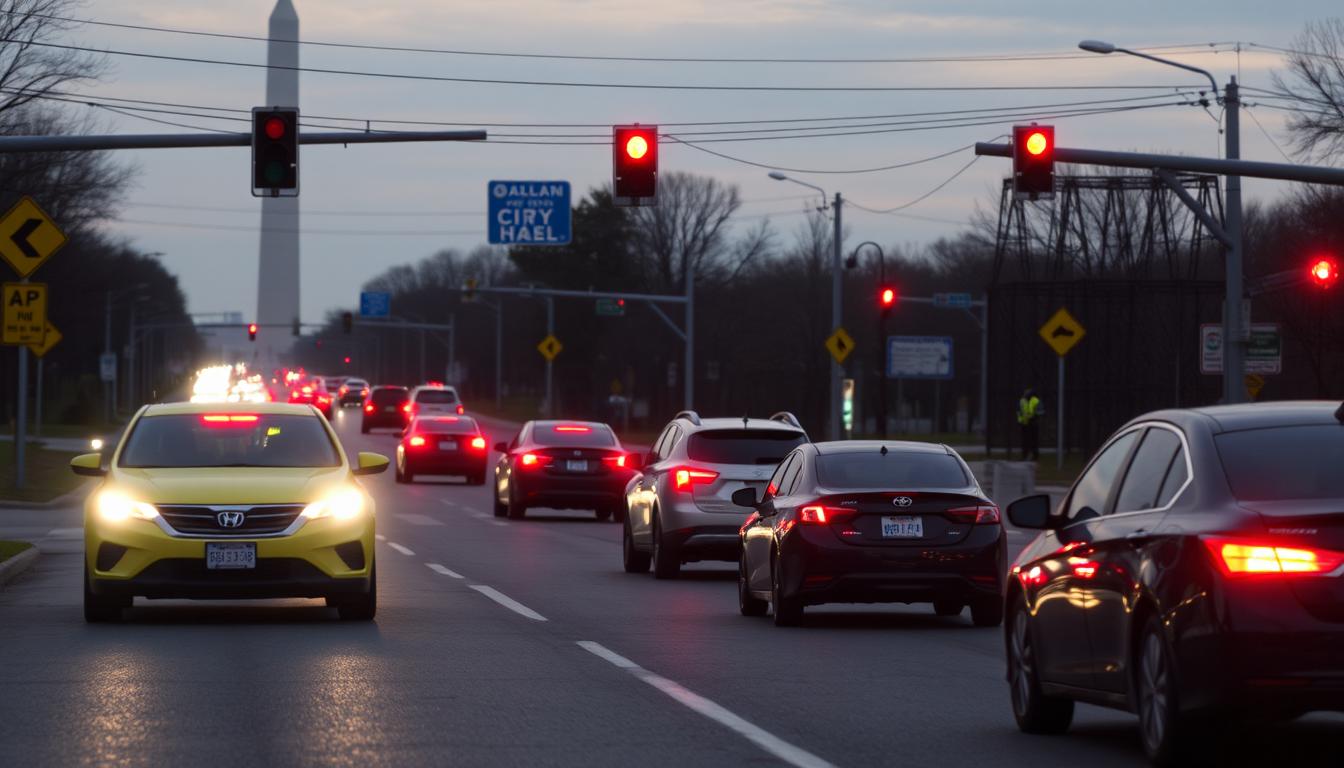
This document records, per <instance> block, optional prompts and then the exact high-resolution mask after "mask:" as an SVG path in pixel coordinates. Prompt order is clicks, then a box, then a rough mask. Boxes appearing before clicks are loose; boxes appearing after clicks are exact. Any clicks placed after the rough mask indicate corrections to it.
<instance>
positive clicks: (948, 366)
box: [887, 336, 952, 379]
mask: <svg viewBox="0 0 1344 768" xmlns="http://www.w3.org/2000/svg"><path fill="white" fill-rule="evenodd" d="M887 378H889V379H950V378H952V339H951V338H950V337H948V336H888V337H887Z"/></svg>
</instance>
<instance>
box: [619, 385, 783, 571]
mask: <svg viewBox="0 0 1344 768" xmlns="http://www.w3.org/2000/svg"><path fill="white" fill-rule="evenodd" d="M806 442H808V439H807V433H806V432H804V431H803V428H802V425H800V424H799V423H798V419H797V418H795V417H794V416H793V414H791V413H784V412H781V413H777V414H775V415H774V416H771V417H770V418H768V419H749V418H746V417H742V418H725V419H702V418H700V415H699V414H697V413H696V412H695V411H682V412H681V413H678V414H677V415H676V417H675V418H674V419H672V422H671V423H670V424H668V425H667V427H666V428H665V429H663V432H662V434H661V435H659V436H658V439H657V441H655V442H654V444H653V448H652V449H651V450H650V452H649V455H648V457H647V458H646V459H645V461H644V467H643V469H642V470H641V471H640V472H639V473H637V474H636V475H635V476H634V477H633V478H632V479H631V480H630V483H629V484H628V485H627V486H626V489H625V500H626V506H625V513H626V514H625V532H624V536H623V537H622V545H621V549H622V558H623V560H624V563H625V570H626V571H627V572H629V573H643V572H645V571H647V570H648V569H649V564H650V563H652V564H653V575H654V576H655V577H657V578H660V579H671V578H676V576H677V573H678V572H679V571H680V570H681V564H682V563H690V562H695V561H698V560H723V561H725V562H734V563H735V562H737V561H738V555H739V550H740V548H741V543H740V540H739V538H738V529H740V528H741V526H742V523H743V522H744V521H745V520H746V518H747V515H748V514H750V513H749V512H748V511H747V510H745V509H744V508H742V507H739V506H736V505H735V504H733V500H732V496H733V491H736V490H739V489H741V488H756V489H757V490H758V495H764V494H763V493H761V492H762V491H764V489H765V486H766V483H767V482H768V481H769V479H770V475H771V473H772V472H774V471H775V467H776V466H777V465H778V464H779V462H780V460H781V459H783V458H784V457H785V456H787V455H788V454H789V451H791V450H793V449H794V448H795V447H796V446H798V445H801V444H803V443H806Z"/></svg>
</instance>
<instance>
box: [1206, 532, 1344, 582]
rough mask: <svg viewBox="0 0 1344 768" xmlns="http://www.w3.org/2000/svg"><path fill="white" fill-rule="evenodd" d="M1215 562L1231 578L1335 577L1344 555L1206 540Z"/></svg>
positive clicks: (1318, 550) (1268, 543) (1246, 542)
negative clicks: (1272, 575)
mask: <svg viewBox="0 0 1344 768" xmlns="http://www.w3.org/2000/svg"><path fill="white" fill-rule="evenodd" d="M1204 544H1205V545H1206V546H1207V547H1208V548H1209V551H1210V552H1212V553H1213V556H1214V561H1215V562H1217V563H1218V565H1219V567H1220V568H1222V570H1223V572H1224V573H1226V574H1228V575H1229V576H1237V575H1242V574H1257V573H1260V574H1263V573H1331V572H1333V571H1334V570H1335V569H1337V568H1339V567H1340V566H1341V565H1344V552H1335V551H1332V550H1328V549H1311V548H1307V547H1301V546H1295V547H1285V546H1280V545H1279V544H1277V543H1271V542H1262V541H1245V540H1241V541H1237V540H1229V539H1205V540H1204Z"/></svg>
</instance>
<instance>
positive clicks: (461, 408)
mask: <svg viewBox="0 0 1344 768" xmlns="http://www.w3.org/2000/svg"><path fill="white" fill-rule="evenodd" d="M466 412H467V407H466V406H465V405H459V406H457V415H458V416H461V415H462V414H464V413H466Z"/></svg>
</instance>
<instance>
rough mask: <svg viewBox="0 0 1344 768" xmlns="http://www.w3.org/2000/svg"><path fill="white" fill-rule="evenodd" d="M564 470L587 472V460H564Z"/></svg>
mask: <svg viewBox="0 0 1344 768" xmlns="http://www.w3.org/2000/svg"><path fill="white" fill-rule="evenodd" d="M565 470H566V471H569V472H587V471H588V462H587V461H573V460H571V461H566V462H565Z"/></svg>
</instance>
